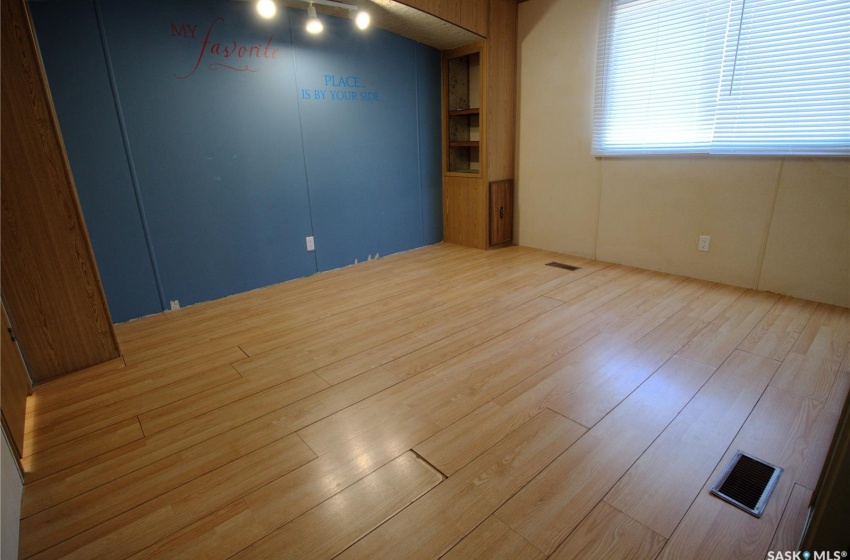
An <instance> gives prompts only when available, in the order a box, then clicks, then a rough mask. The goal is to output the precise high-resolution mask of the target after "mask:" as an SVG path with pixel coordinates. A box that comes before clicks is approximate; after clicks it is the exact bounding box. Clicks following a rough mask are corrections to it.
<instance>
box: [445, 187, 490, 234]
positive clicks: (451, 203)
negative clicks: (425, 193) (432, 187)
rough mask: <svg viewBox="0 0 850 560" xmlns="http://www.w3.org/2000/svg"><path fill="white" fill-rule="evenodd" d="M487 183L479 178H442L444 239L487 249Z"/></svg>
mask: <svg viewBox="0 0 850 560" xmlns="http://www.w3.org/2000/svg"><path fill="white" fill-rule="evenodd" d="M487 198H488V197H487V184H486V182H485V180H484V179H482V178H481V177H458V176H455V175H445V176H444V177H443V240H444V241H445V242H446V243H455V244H457V245H463V246H465V247H473V248H475V249H486V248H487V209H488V207H487Z"/></svg>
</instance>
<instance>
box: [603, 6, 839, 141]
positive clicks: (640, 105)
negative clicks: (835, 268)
mask: <svg viewBox="0 0 850 560" xmlns="http://www.w3.org/2000/svg"><path fill="white" fill-rule="evenodd" d="M593 151H594V154H596V155H618V154H621V155H632V154H668V153H712V154H765V155H839V156H847V155H850V0H609V7H608V12H607V14H606V15H605V16H604V17H603V28H602V31H601V34H600V43H599V54H598V68H597V83H596V108H595V112H594V138H593Z"/></svg>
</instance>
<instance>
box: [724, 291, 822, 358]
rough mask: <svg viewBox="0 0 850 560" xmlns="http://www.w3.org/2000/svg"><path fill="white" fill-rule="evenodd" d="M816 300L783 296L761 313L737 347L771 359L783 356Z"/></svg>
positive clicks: (804, 323) (804, 324)
mask: <svg viewBox="0 0 850 560" xmlns="http://www.w3.org/2000/svg"><path fill="white" fill-rule="evenodd" d="M816 307H817V304H816V303H814V302H812V301H807V300H804V299H797V298H792V297H789V296H785V297H783V298H782V299H780V300H779V301H778V302H776V305H774V306H773V308H772V309H771V310H770V311H769V312H768V314H767V315H765V317H764V319H762V320H761V322H759V324H758V325H757V326H756V327H755V328H754V329H753V330H752V332H750V334H749V335H747V338H745V339H744V340H743V341H742V342H741V344H739V345H738V348H739V349H741V350H745V351H747V352H750V353H752V354H758V355H759V356H764V357H766V358H773V359H774V360H784V359H785V356H787V355H788V352H789V351H790V350H791V347H792V346H793V345H794V342H795V341H796V340H797V338H798V337H799V336H800V333H801V332H802V331H803V328H804V327H805V326H806V323H808V322H809V318H810V317H811V316H812V313H813V312H814V310H815V308H816Z"/></svg>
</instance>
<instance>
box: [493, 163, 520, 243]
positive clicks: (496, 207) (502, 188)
mask: <svg viewBox="0 0 850 560" xmlns="http://www.w3.org/2000/svg"><path fill="white" fill-rule="evenodd" d="M513 224H514V182H513V181H512V180H510V179H508V180H506V181H494V182H492V183H490V245H491V246H492V245H501V244H502V243H510V242H511V240H512V239H513Z"/></svg>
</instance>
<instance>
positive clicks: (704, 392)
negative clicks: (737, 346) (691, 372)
mask: <svg viewBox="0 0 850 560" xmlns="http://www.w3.org/2000/svg"><path fill="white" fill-rule="evenodd" d="M778 367H779V362H777V361H775V360H771V359H769V358H762V357H759V356H755V355H753V354H748V353H745V352H740V351H737V352H735V353H734V354H732V356H730V357H729V359H728V360H726V362H725V363H724V364H723V365H722V366H721V367H720V369H718V370H717V371H716V372H715V373H714V374H713V375H712V376H711V379H709V380H708V382H706V384H705V385H704V386H703V387H702V388H701V389H700V391H699V392H698V393H697V394H696V396H694V398H693V399H692V400H691V402H689V403H688V405H687V406H686V407H685V408H684V410H682V412H681V413H680V414H679V416H677V417H676V419H675V420H674V421H673V422H672V423H671V424H670V425H669V426H668V427H667V429H665V430H664V432H663V433H662V434H661V435H660V436H659V437H658V439H656V440H655V441H654V442H653V444H652V445H651V446H650V448H649V449H647V450H646V452H645V453H644V454H643V455H642V456H641V458H640V459H638V461H637V462H636V463H635V464H634V465H633V466H632V467H631V468H630V469H629V470H628V471H627V472H626V474H625V475H623V478H621V479H620V481H619V482H618V483H617V485H616V486H615V487H614V488H612V489H611V491H610V492H609V493H608V495H607V496H606V497H605V500H606V501H607V502H609V503H610V504H611V505H613V506H614V507H616V508H617V509H619V510H620V511H622V512H624V513H626V514H627V515H629V516H631V517H632V518H634V519H635V520H637V521H638V522H640V523H642V524H643V525H645V526H647V527H649V528H650V529H652V530H653V531H655V532H656V533H658V534H660V535H662V536H664V537H670V535H672V534H673V531H674V530H675V529H676V526H677V525H678V524H679V521H681V519H682V517H684V515H685V513H686V512H687V510H688V506H689V505H690V503H691V502H692V501H693V499H694V498H695V497H696V495H697V493H698V492H699V491H700V488H702V486H703V485H704V484H705V482H706V480H707V479H708V476H709V475H710V474H711V472H712V471H713V470H714V467H715V466H716V465H717V462H718V461H719V460H720V457H722V456H723V454H724V453H725V452H726V449H727V447H728V446H729V444H730V443H731V441H732V439H734V437H735V435H736V434H737V433H738V430H740V429H741V426H742V425H743V424H744V421H745V420H746V419H747V417H748V416H749V415H750V412H751V411H752V410H753V408H754V407H755V405H756V403H757V402H758V400H759V398H760V397H761V395H762V393H763V392H764V389H765V387H767V384H768V383H770V380H771V379H772V378H773V374H774V373H776V370H777V368H778Z"/></svg>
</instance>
